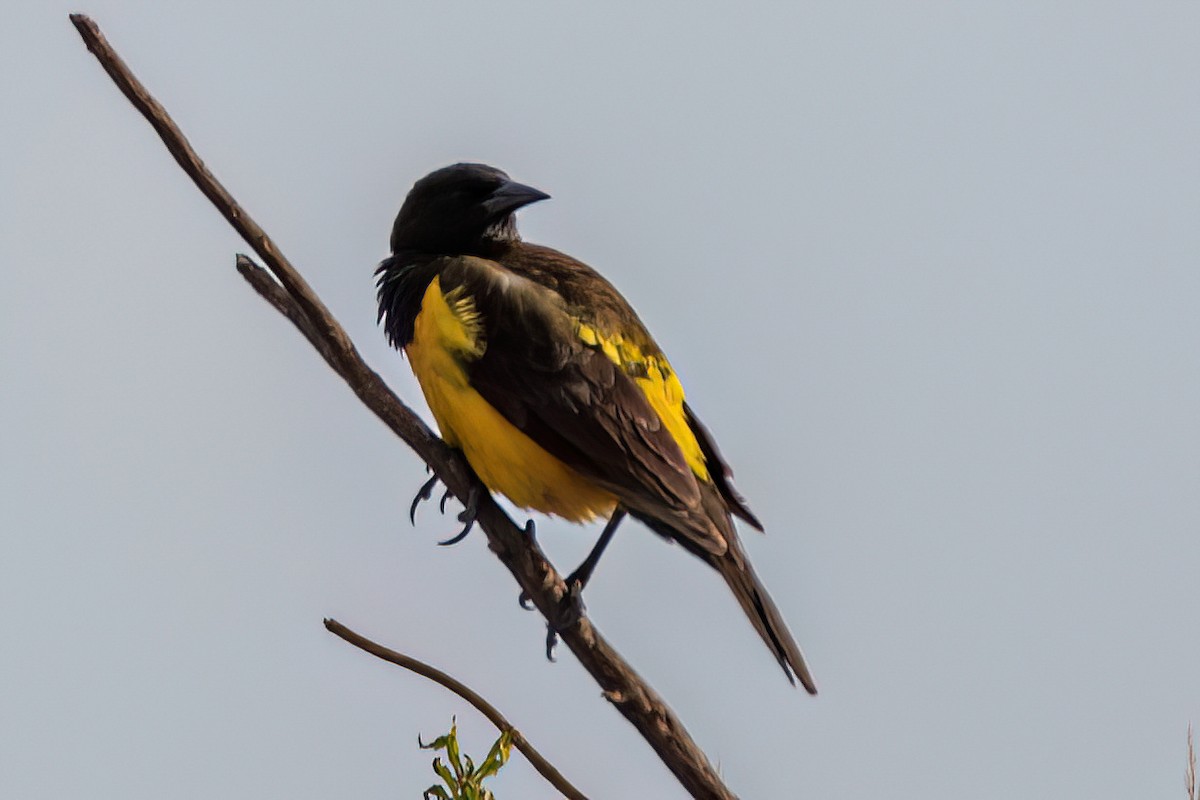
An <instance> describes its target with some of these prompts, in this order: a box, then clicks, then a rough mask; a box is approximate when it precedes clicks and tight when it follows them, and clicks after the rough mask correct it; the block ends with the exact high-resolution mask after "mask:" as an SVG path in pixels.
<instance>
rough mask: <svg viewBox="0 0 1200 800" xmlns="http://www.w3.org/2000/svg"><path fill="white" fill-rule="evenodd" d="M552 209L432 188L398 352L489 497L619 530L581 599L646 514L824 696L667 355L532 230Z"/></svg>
mask: <svg viewBox="0 0 1200 800" xmlns="http://www.w3.org/2000/svg"><path fill="white" fill-rule="evenodd" d="M548 197H549V195H547V194H546V193H545V192H541V191H539V190H537V189H534V188H532V187H530V186H525V185H522V184H520V183H516V182H514V181H512V180H510V179H509V177H508V176H507V175H506V174H505V173H503V172H501V171H500V170H498V169H495V168H494V167H489V166H485V165H483V164H455V165H453V166H449V167H445V168H443V169H439V170H437V171H435V172H432V173H430V174H429V175H427V176H425V177H424V178H422V179H421V180H419V181H417V182H416V184H415V185H414V186H413V188H412V190H411V191H410V192H409V193H408V197H407V198H406V199H405V200H404V204H403V206H402V207H401V209H400V214H399V216H397V218H396V223H395V226H394V227H393V229H392V238H391V249H392V255H391V257H390V258H387V259H385V260H384V261H383V262H382V263H381V264H380V266H379V269H378V272H377V277H378V298H379V318H380V321H381V322H382V323H383V325H384V329H385V331H386V334H387V337H388V339H389V341H390V342H391V344H392V345H393V346H395V347H397V348H400V349H402V350H403V351H404V353H405V354H406V355H407V356H408V359H409V361H410V363H411V365H412V370H413V373H414V374H415V375H416V377H417V380H418V382H419V383H420V384H421V389H422V391H424V393H425V399H426V400H427V401H428V402H429V408H430V409H431V410H432V411H433V415H434V418H435V419H436V420H437V424H438V427H439V428H440V429H441V433H442V436H443V438H444V439H445V440H446V443H447V444H449V445H451V446H453V447H457V448H459V449H461V450H462V452H463V454H464V455H465V456H466V459H467V462H468V463H469V464H470V465H471V467H472V469H474V471H475V473H476V474H477V475H478V476H479V478H480V480H481V481H482V482H483V484H484V485H485V486H486V487H487V488H488V489H489V490H491V491H493V492H499V493H500V494H502V495H504V496H506V497H507V498H508V499H509V500H511V501H512V502H513V503H515V504H516V505H518V506H521V507H522V508H526V509H534V510H537V511H541V512H543V513H546V514H555V515H558V516H560V517H563V518H565V519H568V520H571V521H574V522H585V521H588V520H592V519H595V518H598V517H607V518H608V524H607V526H606V527H605V529H604V532H603V533H602V534H601V537H600V540H599V541H598V542H597V544H596V547H595V548H594V549H593V551H592V553H591V554H590V555H589V556H588V558H587V560H585V561H584V563H583V564H582V565H581V566H580V568H579V569H578V570H576V571H575V572H574V573H572V574H571V576H570V577H569V578H568V579H567V584H568V586H573V587H579V588H582V586H583V584H585V583H586V582H587V580H588V578H589V577H590V575H591V572H592V569H593V568H594V567H595V565H596V562H597V561H598V559H599V557H600V554H601V552H603V550H604V547H605V546H606V545H607V544H608V542H609V540H610V539H611V538H612V535H613V533H614V532H615V531H616V528H617V526H618V525H619V523H620V522H621V520H622V519H623V518H624V516H625V515H626V514H631V515H632V516H633V517H635V518H636V519H639V520H641V521H642V522H643V523H645V524H646V525H647V526H648V527H649V528H650V529H651V530H653V531H654V532H655V533H658V534H660V535H662V536H664V537H666V538H667V539H669V540H671V541H675V542H678V543H679V544H680V545H682V546H683V547H684V549H686V550H687V551H689V552H690V553H692V554H693V555H696V556H698V557H699V558H700V559H701V560H703V561H704V562H705V563H706V564H708V565H709V566H711V567H713V568H714V569H716V571H717V572H719V573H720V574H721V577H723V578H724V579H725V582H726V583H727V584H728V585H729V588H730V589H732V590H733V594H734V596H735V597H736V598H737V601H738V603H739V604H740V605H741V607H742V609H743V610H744V611H745V612H746V615H747V616H748V617H749V618H750V621H751V623H753V625H754V628H755V630H757V631H758V633H759V635H760V636H762V638H763V640H764V641H765V642H766V643H767V646H768V647H770V648H771V651H772V652H773V653H774V655H775V658H776V659H778V661H779V664H780V666H782V667H783V670H784V673H785V674H787V676H788V680H790V681H792V682H793V683H794V682H795V680H796V679H797V678H798V679H799V680H800V683H802V684H803V685H804V687H805V688H806V689H807V690H808V691H809V692H811V693H813V694H815V693H816V687H815V686H814V684H813V680H812V676H811V675H810V674H809V671H808V668H807V667H806V665H805V663H804V657H803V655H802V654H801V652H800V647H799V646H798V645H797V644H796V642H795V640H794V639H793V638H792V635H791V633H790V632H789V631H788V629H787V626H786V624H785V623H784V621H783V617H782V616H781V615H780V613H779V610H778V609H777V608H776V607H775V604H774V603H773V602H772V601H771V598H770V597H769V596H768V595H767V592H766V589H764V588H763V585H762V584H761V583H760V582H759V580H758V577H757V576H756V575H755V574H754V570H753V569H752V568H751V566H750V562H749V560H748V559H747V557H746V553H745V551H744V550H743V549H742V544H741V542H740V541H739V539H738V535H737V533H736V531H735V530H734V525H733V517H734V516H737V517H740V518H741V519H743V520H744V521H746V522H747V523H749V524H750V525H752V526H754V527H755V528H758V529H759V530H762V526H761V525H760V524H759V522H758V520H757V519H756V518H755V517H754V515H753V514H752V513H751V512H750V509H749V508H747V506H746V503H745V501H744V500H743V499H742V498H741V496H739V495H738V493H737V492H736V491H735V490H734V488H733V486H732V484H731V482H730V478H731V472H730V470H729V468H728V466H727V465H726V464H725V462H724V461H723V460H722V458H721V454H720V453H719V452H718V451H717V447H716V443H715V442H714V441H713V438H712V435H711V434H710V433H709V432H708V431H707V429H705V427H704V426H703V425H702V424H701V423H700V420H699V419H697V418H696V415H695V414H694V413H693V412H692V410H691V408H690V407H689V406H688V404H687V403H686V402H685V401H684V393H683V387H682V386H681V385H680V383H679V378H678V377H677V376H676V374H675V372H674V370H672V369H671V365H670V364H669V363H668V362H667V359H666V356H664V355H663V353H662V351H661V350H660V349H659V347H658V345H657V344H655V342H654V339H653V338H652V337H651V336H650V333H649V332H648V331H647V330H646V327H645V326H644V325H643V324H642V321H641V320H640V319H638V316H637V314H636V313H634V311H633V309H632V308H631V307H630V305H629V304H628V303H627V302H626V301H625V298H623V297H622V296H621V295H620V294H619V293H618V292H617V290H616V289H615V288H613V286H612V285H611V284H610V283H609V282H608V281H606V280H605V279H604V278H603V277H601V276H600V274H599V273H597V272H596V271H595V270H593V269H592V268H591V267H589V266H587V265H586V264H583V263H581V262H579V261H576V260H575V259H573V258H571V257H570V256H568V255H565V254H563V253H560V252H558V251H557V250H552V249H550V248H548V247H541V246H539V245H534V244H527V243H525V242H523V241H521V237H520V236H519V235H518V234H517V226H516V220H515V217H514V214H515V212H516V211H517V209H519V208H521V207H523V206H526V205H529V204H530V203H535V202H537V201H539V200H545V199H547V198H548ZM432 483H433V482H432V481H431V482H430V483H429V484H426V486H425V487H423V489H422V493H421V494H418V496H417V500H414V509H415V507H416V503H417V502H419V501H420V500H421V499H422V497H426V498H427V497H428V496H429V495H428V492H429V489H430V488H432ZM467 505H468V510H467V512H465V513H466V516H464V517H461V519H463V520H464V521H466V522H467V523H468V528H469V526H470V518H471V514H472V513H473V509H472V508H470V506H472V505H473V503H471V502H468V504H467ZM464 534H465V531H464ZM793 674H794V676H795V677H793Z"/></svg>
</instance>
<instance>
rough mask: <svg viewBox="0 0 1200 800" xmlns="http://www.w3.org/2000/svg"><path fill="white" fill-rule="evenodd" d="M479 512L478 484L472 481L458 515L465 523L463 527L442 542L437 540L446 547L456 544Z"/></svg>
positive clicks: (472, 524) (472, 523) (473, 523)
mask: <svg viewBox="0 0 1200 800" xmlns="http://www.w3.org/2000/svg"><path fill="white" fill-rule="evenodd" d="M477 513H479V485H478V484H475V483H472V484H471V490H470V491H469V492H468V493H467V504H466V506H465V507H464V508H463V510H462V513H461V514H459V515H458V521H459V522H462V523H465V524H464V525H463V529H462V530H461V531H460V532H459V533H458V534H457V535H456V536H453V537H451V538H449V539H446V540H445V541H443V542H438V544H439V545H441V546H442V547H448V546H449V545H452V544H458V543H459V542H461V541H462V540H463V539H465V538H467V534H468V533H470V532H471V527H472V526H474V525H475V515H476V514H477Z"/></svg>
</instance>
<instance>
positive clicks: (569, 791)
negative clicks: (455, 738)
mask: <svg viewBox="0 0 1200 800" xmlns="http://www.w3.org/2000/svg"><path fill="white" fill-rule="evenodd" d="M325 627H326V629H328V630H329V632H330V633H333V634H334V635H336V636H340V637H341V638H342V639H345V640H346V641H347V642H349V643H350V644H352V645H354V646H355V647H357V648H359V649H360V650H365V651H366V652H368V653H370V654H371V655H373V656H375V657H376V658H382V659H383V660H384V661H390V662H391V663H393V664H395V665H397V666H400V667H404V668H405V669H407V670H411V671H412V672H415V673H417V674H418V675H420V676H421V677H423V678H428V679H429V680H431V681H433V682H434V683H437V684H440V685H442V686H445V687H446V688H447V689H449V690H450V691H452V692H454V693H455V694H456V695H458V696H459V697H461V698H462V699H463V700H466V701H467V702H468V703H470V704H471V705H473V706H475V708H476V709H477V710H478V711H479V713H481V714H483V715H484V716H485V717H487V718H488V721H489V722H491V723H492V724H493V725H495V726H496V728H497V729H498V730H499V731H500V732H501V733H508V734H509V736H511V737H512V743H513V747H515V748H517V749H518V750H520V751H521V753H522V755H524V756H525V758H527V759H529V763H530V764H532V765H533V768H534V769H536V770H537V771H538V772H539V773H540V774H541V776H542V777H543V778H545V779H546V780H547V781H549V782H550V784H551V785H552V786H553V787H554V788H555V789H558V790H559V791H560V792H562V793H563V797H566V798H569V800H587V797H586V796H585V795H584V794H583V792H581V791H579V790H578V789H576V788H575V787H574V786H572V785H571V782H570V781H568V780H567V779H566V778H564V777H563V775H562V773H561V772H559V771H558V770H557V769H555V768H554V765H553V764H551V763H550V762H549V761H547V760H546V757H545V756H543V755H542V754H541V753H539V752H538V751H537V749H536V748H534V746H533V745H532V744H530V743H529V740H528V739H526V738H525V736H524V735H523V734H522V733H521V732H520V731H519V730H517V729H516V728H514V727H513V724H512V723H511V722H509V721H508V720H507V719H505V717H504V715H503V714H501V713H500V712H499V711H497V710H496V707H495V706H493V705H492V704H491V703H489V702H488V701H487V700H485V699H484V698H483V697H481V696H480V695H479V694H478V693H477V692H475V691H474V690H473V689H471V687H470V686H467V685H466V684H465V683H463V682H462V681H460V680H458V679H457V678H455V677H454V676H452V675H447V674H446V673H444V672H442V671H441V670H440V669H438V668H437V667H431V666H429V665H428V664H426V663H425V662H423V661H418V660H417V659H415V658H413V657H412V656H406V655H404V654H403V653H397V652H396V651H395V650H389V649H388V648H386V647H384V646H382V645H379V644H376V643H375V642H372V641H371V640H370V639H368V638H366V637H365V636H360V635H359V634H357V633H355V632H354V631H352V630H350V629H349V628H347V627H346V626H345V625H343V624H342V623H340V622H338V621H337V620H336V619H327V620H325Z"/></svg>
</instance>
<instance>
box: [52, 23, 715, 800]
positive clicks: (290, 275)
mask: <svg viewBox="0 0 1200 800" xmlns="http://www.w3.org/2000/svg"><path fill="white" fill-rule="evenodd" d="M71 22H72V23H74V25H75V27H76V29H77V30H78V31H79V34H80V36H81V37H83V40H84V42H85V43H86V45H87V47H88V49H89V50H90V51H91V52H92V54H93V55H95V57H96V59H97V60H98V61H99V62H100V64H101V65H102V66H103V67H104V70H105V71H106V72H107V73H108V74H109V76H110V77H111V78H112V79H113V82H114V83H116V84H117V86H118V87H119V88H120V89H121V91H122V92H123V93H124V94H125V96H126V97H128V98H129V100H130V102H132V103H133V105H134V106H135V107H136V108H137V109H138V111H140V112H141V114H142V116H144V117H145V118H146V120H147V121H148V122H149V123H150V124H151V125H152V126H153V127H154V129H155V131H157V132H158V135H159V137H160V138H161V139H162V140H163V143H164V144H165V145H166V147H167V149H168V150H169V151H170V152H171V154H172V155H173V156H174V157H175V160H176V161H177V162H178V163H179V166H180V167H181V168H182V169H183V171H184V172H185V173H187V175H188V176H189V177H190V178H191V179H192V180H193V182H195V184H196V186H197V187H199V189H200V191H201V192H203V193H204V195H205V196H206V197H208V199H209V200H211V201H212V203H213V205H215V206H216V207H217V210H218V211H220V212H221V214H222V215H223V216H224V217H225V219H226V220H228V221H229V223H230V224H231V225H232V226H233V227H234V229H235V230H237V231H238V233H240V234H241V235H242V238H244V239H245V240H246V241H247V242H248V243H249V244H250V246H251V247H252V248H254V251H255V252H256V253H258V255H259V256H260V257H261V258H262V260H263V261H264V262H265V263H266V265H267V267H268V268H269V270H270V273H269V274H267V273H266V272H265V271H263V270H262V268H261V267H257V266H255V265H254V264H253V262H252V261H250V260H249V259H247V258H245V257H239V260H238V268H239V271H240V272H241V274H242V275H243V276H244V277H245V278H246V279H247V281H249V282H250V284H251V286H253V287H254V288H255V290H256V291H258V292H259V293H260V294H262V295H263V296H264V297H265V298H266V299H267V300H268V301H269V302H270V303H271V304H272V305H273V306H274V307H275V308H276V309H277V310H279V311H280V312H282V313H283V314H285V315H286V316H287V317H288V319H290V320H291V321H292V322H293V324H295V325H296V326H297V327H298V328H299V329H300V331H301V332H302V333H303V334H304V335H305V337H306V338H308V339H309V341H310V342H312V343H313V345H314V346H315V347H316V348H317V350H318V351H319V352H320V353H321V355H322V357H324V358H325V360H326V361H327V362H328V363H329V365H330V366H331V367H332V368H333V369H334V371H335V372H337V373H338V374H339V375H340V376H341V377H342V378H343V379H344V380H345V381H346V383H347V384H349V386H350V388H351V389H353V391H354V392H355V394H357V395H358V397H359V399H360V400H362V401H363V403H364V404H365V405H366V406H367V407H368V408H370V409H371V411H373V412H374V413H375V414H376V415H377V416H378V417H379V418H380V419H381V420H382V421H383V422H384V423H385V424H386V425H387V426H388V427H389V428H391V429H392V431H394V432H395V433H396V435H398V436H399V437H400V438H401V439H403V440H404V441H405V442H406V443H407V444H408V445H409V446H410V447H412V449H413V450H414V451H415V452H416V453H417V455H419V456H420V457H421V458H422V459H423V460H424V461H425V462H426V463H427V464H428V465H429V466H430V468H432V469H433V471H434V473H435V474H437V476H438V477H439V478H441V480H442V482H443V483H445V484H446V486H447V487H449V489H450V490H451V491H452V492H453V493H454V494H455V496H456V497H458V498H459V499H460V500H463V499H465V498H466V497H467V495H468V492H469V489H470V487H471V485H472V481H473V480H475V478H474V476H473V474H472V473H471V471H470V468H469V467H467V465H466V463H465V462H464V461H463V459H462V458H461V456H460V455H459V454H458V453H457V452H456V451H454V450H452V449H451V448H449V447H448V446H447V445H446V444H445V442H443V441H442V440H441V439H439V438H438V437H437V436H436V435H435V434H434V433H433V432H432V431H431V430H430V429H429V427H428V426H426V425H425V423H423V422H422V421H421V420H420V418H419V417H418V416H417V415H416V414H414V413H413V411H412V410H411V409H410V408H408V406H406V405H405V404H404V403H403V402H401V400H400V399H399V398H398V397H397V396H396V395H395V394H394V393H393V392H392V391H391V390H390V389H389V388H388V387H387V385H386V384H384V382H383V380H382V379H381V378H380V377H379V375H377V374H376V373H375V372H374V371H373V370H371V368H370V367H368V366H367V365H366V364H365V363H364V362H363V360H362V358H361V357H360V356H359V354H358V351H357V350H356V349H355V348H354V345H353V343H352V342H351V341H350V337H349V336H348V335H347V334H346V332H345V330H343V328H342V327H341V325H339V324H338V322H337V320H336V319H334V317H333V315H332V314H330V313H329V310H328V309H327V308H325V305H324V304H323V303H322V302H321V300H320V298H318V297H317V296H316V294H315V293H314V292H313V291H312V289H311V288H310V287H309V286H308V284H307V283H306V282H305V281H304V279H303V278H301V277H300V274H299V273H298V272H297V271H296V270H295V268H294V267H292V265H291V264H290V263H289V262H288V261H287V259H286V258H284V256H283V254H282V253H281V252H280V250H279V248H278V247H277V246H276V245H275V243H274V242H272V241H271V239H270V237H268V236H267V234H266V232H264V231H263V229H262V228H260V227H259V226H258V224H257V223H255V222H254V220H253V219H252V218H251V217H250V215H249V214H247V213H246V212H245V211H244V210H243V209H242V207H241V206H240V205H238V203H237V202H236V201H235V200H234V199H233V197H232V196H231V195H230V194H229V192H228V191H227V190H226V189H225V188H224V187H223V186H222V185H221V184H220V182H218V181H217V179H216V178H215V177H214V176H213V174H212V173H211V172H210V171H209V170H208V168H207V167H205V165H204V162H203V161H201V159H200V157H199V156H198V155H197V154H196V152H195V151H194V150H193V149H192V147H191V145H190V144H188V142H187V139H186V138H185V137H184V135H183V133H182V132H181V131H180V130H179V128H178V126H177V125H176V124H175V123H174V121H173V120H172V119H171V117H170V116H169V115H168V114H167V112H166V110H165V109H163V107H162V106H161V105H160V104H159V103H158V101H156V100H155V99H154V98H153V97H152V96H151V95H150V93H149V92H148V91H147V90H146V88H145V87H144V86H142V84H141V83H140V82H139V81H138V80H137V78H136V77H134V75H133V73H132V72H131V71H130V70H129V68H128V67H127V66H126V65H125V63H124V62H123V61H122V60H121V58H120V57H119V56H118V55H117V53H116V52H115V51H114V50H113V49H112V47H111V46H110V45H109V44H108V42H107V41H106V40H105V38H104V36H103V34H102V33H101V32H100V29H99V27H98V26H97V25H96V23H94V22H93V21H92V20H91V19H89V18H88V17H86V16H84V15H82V14H72V15H71ZM260 273H261V274H260ZM277 290H278V291H277ZM477 521H478V523H479V527H480V528H481V529H482V530H483V531H484V533H485V534H486V535H487V537H488V547H489V548H491V550H492V551H493V552H494V553H495V554H496V555H497V557H499V558H500V560H501V561H502V562H503V563H504V565H505V566H506V567H507V568H508V570H509V571H510V572H511V573H512V574H513V577H515V578H516V580H517V583H518V584H519V585H520V586H521V589H522V590H524V591H525V592H526V594H528V596H529V597H530V599H531V600H532V601H533V604H534V605H535V606H536V607H537V609H538V610H539V611H540V612H541V613H542V615H543V616H544V617H546V619H547V620H555V621H557V620H558V619H559V618H560V608H561V607H562V605H561V604H562V599H563V596H564V595H565V594H566V585H565V584H564V583H563V579H562V577H561V576H560V575H559V574H558V572H557V571H556V570H555V569H554V567H553V566H552V565H551V564H550V562H549V561H548V560H547V559H546V556H545V554H544V553H543V552H542V551H541V548H539V547H538V545H537V542H536V541H535V540H534V539H533V537H531V536H528V535H526V533H525V532H524V531H523V530H522V529H520V528H518V527H517V526H516V525H515V524H514V523H513V522H512V520H511V519H509V518H508V515H506V514H505V513H504V512H503V510H501V509H500V507H499V506H497V505H496V503H495V502H494V501H493V500H492V499H491V497H490V496H488V495H487V494H486V493H483V495H482V496H481V498H480V500H479V509H478V516H477ZM559 634H560V637H561V639H562V641H563V643H564V644H565V645H566V646H567V647H568V648H569V649H570V650H571V652H572V653H574V654H575V657H576V658H578V659H579V661H580V663H581V664H582V665H583V667H584V668H585V669H586V670H587V671H588V672H589V673H590V674H591V675H592V677H593V678H594V679H595V680H596V682H597V683H598V684H599V685H600V687H601V689H602V690H603V693H604V696H605V697H606V698H607V699H608V700H609V702H611V703H612V704H613V705H614V706H615V707H616V708H617V710H618V711H620V712H621V714H622V715H623V716H624V717H625V718H626V719H627V720H629V722H630V723H632V724H633V726H634V727H635V728H637V730H638V732H639V733H640V734H641V735H642V737H643V738H644V739H645V740H646V741H647V742H648V743H649V744H650V746H651V747H652V748H653V749H654V751H655V752H656V753H657V754H658V756H659V758H661V759H662V761H663V763H664V764H666V766H667V768H668V769H670V770H671V772H672V773H674V775H675V777H676V778H677V779H678V780H679V782H680V783H681V784H683V786H684V788H685V789H687V791H688V792H690V793H691V795H692V796H693V797H696V798H704V799H705V800H707V799H708V798H714V800H732V799H733V798H734V797H735V795H734V794H733V792H731V791H730V790H729V788H728V787H726V786H725V784H724V783H723V782H722V781H721V778H720V776H718V775H717V773H716V770H714V769H713V767H712V764H710V763H709V761H708V759H707V757H705V755H704V753H703V752H702V751H701V750H700V748H699V747H698V746H697V745H696V743H695V741H694V740H693V739H692V738H691V736H690V735H689V734H688V732H687V730H686V729H685V728H684V727H683V723H682V722H680V720H679V718H678V717H676V716H675V713H674V712H673V711H672V710H671V709H670V707H669V706H667V704H666V703H665V702H664V701H663V699H662V698H661V697H660V696H659V695H658V693H657V692H655V691H654V690H653V689H652V688H650V686H649V684H647V683H646V682H645V681H644V680H643V679H642V677H641V676H640V675H638V674H637V672H635V671H634V669H633V667H632V666H630V665H629V663H628V662H627V661H625V659H624V658H622V657H621V655H620V654H619V653H618V652H617V651H616V650H614V649H613V647H612V646H611V645H610V644H609V643H608V642H607V641H606V640H605V639H604V638H603V637H602V636H601V635H600V632H599V631H598V630H597V629H596V628H595V626H593V625H592V624H591V622H590V620H588V619H587V618H586V616H584V617H582V618H580V619H579V620H578V621H577V622H576V623H575V624H573V625H570V626H567V627H566V628H565V629H563V630H561V631H560V632H559Z"/></svg>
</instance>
